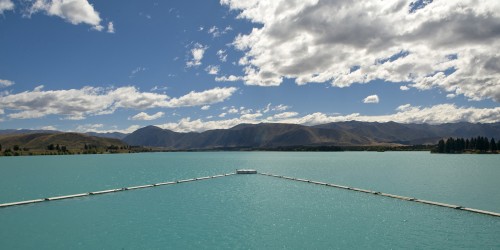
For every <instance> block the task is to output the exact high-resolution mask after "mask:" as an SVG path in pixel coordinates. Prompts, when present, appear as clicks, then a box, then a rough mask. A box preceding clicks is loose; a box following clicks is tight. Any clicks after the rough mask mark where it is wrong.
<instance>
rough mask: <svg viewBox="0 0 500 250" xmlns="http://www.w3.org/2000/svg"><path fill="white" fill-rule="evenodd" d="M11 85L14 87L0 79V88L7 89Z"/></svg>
mask: <svg viewBox="0 0 500 250" xmlns="http://www.w3.org/2000/svg"><path fill="white" fill-rule="evenodd" d="M12 85H14V82H13V81H9V80H3V79H0V88H3V87H9V86H12Z"/></svg>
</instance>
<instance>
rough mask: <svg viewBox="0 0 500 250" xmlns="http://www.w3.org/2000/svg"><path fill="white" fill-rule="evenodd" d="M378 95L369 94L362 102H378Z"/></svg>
mask: <svg viewBox="0 0 500 250" xmlns="http://www.w3.org/2000/svg"><path fill="white" fill-rule="evenodd" d="M378 102H379V99H378V95H369V96H367V97H366V98H365V99H363V103H378Z"/></svg>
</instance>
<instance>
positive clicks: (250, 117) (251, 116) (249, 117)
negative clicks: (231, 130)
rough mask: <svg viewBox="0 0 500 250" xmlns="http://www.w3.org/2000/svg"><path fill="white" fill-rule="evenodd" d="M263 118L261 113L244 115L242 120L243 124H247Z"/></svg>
mask: <svg viewBox="0 0 500 250" xmlns="http://www.w3.org/2000/svg"><path fill="white" fill-rule="evenodd" d="M261 116H262V114H261V113H253V114H244V115H242V116H240V120H242V122H245V123H246V121H254V120H255V119H257V118H259V117H261Z"/></svg>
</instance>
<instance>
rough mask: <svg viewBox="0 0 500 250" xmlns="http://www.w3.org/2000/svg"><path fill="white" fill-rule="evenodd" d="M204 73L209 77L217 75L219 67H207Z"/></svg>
mask: <svg viewBox="0 0 500 250" xmlns="http://www.w3.org/2000/svg"><path fill="white" fill-rule="evenodd" d="M205 71H206V72H207V73H208V74H209V75H217V74H219V65H209V66H208V67H206V68H205Z"/></svg>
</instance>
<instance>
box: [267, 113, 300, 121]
mask: <svg viewBox="0 0 500 250" xmlns="http://www.w3.org/2000/svg"><path fill="white" fill-rule="evenodd" d="M298 114H299V113H297V112H283V113H279V114H275V115H273V116H272V119H273V120H281V119H286V118H291V117H295V116H297V115H298Z"/></svg>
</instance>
